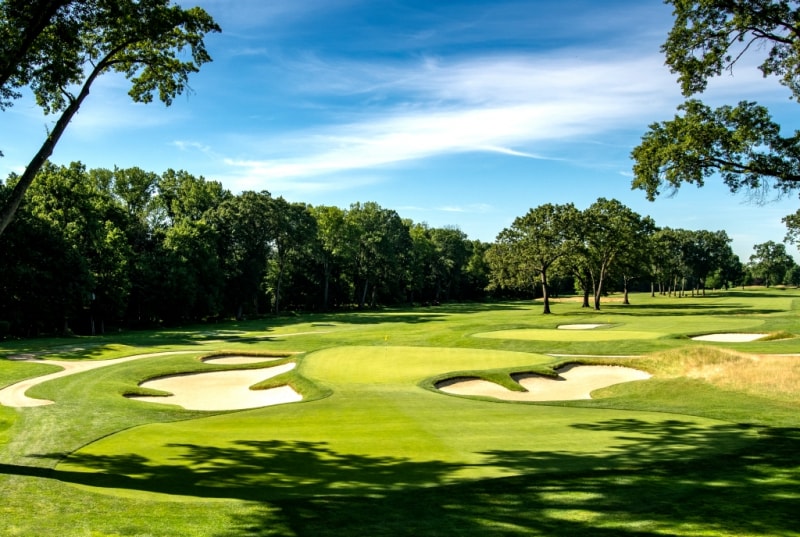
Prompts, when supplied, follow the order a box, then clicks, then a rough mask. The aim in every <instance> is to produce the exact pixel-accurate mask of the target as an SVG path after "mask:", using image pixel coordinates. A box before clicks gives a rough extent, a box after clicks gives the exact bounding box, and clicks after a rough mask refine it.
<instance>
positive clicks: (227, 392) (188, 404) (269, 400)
mask: <svg viewBox="0 0 800 537" xmlns="http://www.w3.org/2000/svg"><path fill="white" fill-rule="evenodd" d="M220 358H222V357H220ZM226 358H228V361H227V362H226V363H250V362H251V360H244V359H245V358H254V357H226ZM235 359H242V360H244V361H239V362H234V361H232V360H235ZM266 359H267V360H268V359H269V358H266ZM259 361H264V359H262V360H259ZM296 365H297V364H295V363H294V362H290V363H287V364H283V365H279V366H274V367H270V368H266V369H233V370H227V371H210V372H199V373H198V372H193V373H185V374H179V375H169V376H164V377H159V378H155V379H151V380H148V381H145V382H143V383H142V384H140V386H142V387H143V388H153V389H156V390H161V391H164V392H169V393H171V394H172V395H164V396H160V395H155V396H153V395H127V396H126V397H128V398H129V399H136V400H138V401H145V402H148V403H160V404H167V405H177V406H180V407H183V408H185V409H187V410H209V411H219V410H245V409H250V408H260V407H265V406H272V405H280V404H285V403H294V402H298V401H301V400H302V399H303V396H302V395H300V394H299V393H297V392H296V391H295V390H294V388H292V387H291V386H288V385H285V386H279V387H276V388H270V389H266V390H251V389H250V386H252V385H253V384H256V383H258V382H261V381H264V380H266V379H269V378H272V377H275V376H277V375H280V374H282V373H286V372H287V371H290V370H292V369H294V367H295V366H296Z"/></svg>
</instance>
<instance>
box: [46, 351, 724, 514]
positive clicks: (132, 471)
mask: <svg viewBox="0 0 800 537" xmlns="http://www.w3.org/2000/svg"><path fill="white" fill-rule="evenodd" d="M550 362H552V357H549V356H545V355H537V354H531V353H522V352H510V351H499V350H486V349H452V348H429V347H399V346H398V347H382V346H371V347H357V346H356V347H340V348H331V349H325V350H320V351H317V352H313V353H310V354H308V355H306V356H304V357H302V358H300V359H298V367H297V370H296V374H299V375H302V376H303V377H304V378H305V379H306V381H308V382H311V383H314V384H318V385H323V386H325V387H326V388H328V389H329V390H330V391H329V395H328V396H327V397H324V398H320V399H315V400H308V401H303V402H301V403H298V404H291V405H276V406H269V407H261V408H255V409H252V410H243V411H240V412H234V413H226V414H219V415H211V416H208V417H205V418H199V419H192V420H185V421H178V422H170V423H157V424H149V425H143V426H140V427H135V428H132V429H128V430H125V431H121V432H119V433H117V434H113V435H109V436H107V437H104V438H101V439H98V440H97V441H95V442H93V443H90V444H88V445H86V446H84V447H83V448H81V449H79V450H77V451H75V452H73V453H72V454H71V455H69V456H68V457H66V458H65V459H64V460H63V461H62V462H61V463H60V464H58V466H57V473H59V472H64V473H65V475H69V476H70V478H71V482H72V483H73V484H76V485H78V486H80V487H83V486H90V487H91V488H92V490H94V491H95V492H104V493H106V494H111V495H115V496H116V495H122V496H130V495H134V496H137V497H138V496H139V495H141V494H145V495H147V494H152V493H158V495H159V497H164V496H163V495H164V494H168V495H171V497H174V498H178V497H186V496H198V495H199V496H203V497H206V498H211V497H218V498H240V499H248V500H264V499H278V498H297V497H302V496H308V497H313V496H318V495H320V494H331V495H337V496H340V495H351V494H356V495H360V496H363V495H375V494H385V493H387V492H389V491H394V490H402V489H406V488H409V487H430V486H438V485H443V484H452V483H456V482H460V481H463V480H476V479H483V478H487V477H506V476H512V475H521V474H526V473H531V472H542V471H544V472H547V471H548V470H547V468H546V465H536V468H535V469H534V468H533V467H530V468H529V467H528V466H527V465H524V464H519V461H516V460H512V459H513V457H512V458H509V457H506V456H504V455H503V453H508V454H513V453H529V454H530V455H529V456H530V457H533V458H536V457H538V456H539V455H537V454H538V453H540V454H541V456H542V457H547V456H550V455H549V454H551V453H555V452H558V453H560V454H561V455H560V456H568V455H569V454H572V455H573V456H575V457H576V460H577V461H581V460H582V461H586V464H587V469H588V468H589V467H590V466H592V465H595V464H599V463H598V460H603V461H606V462H608V461H611V460H612V459H613V456H614V455H615V454H618V453H619V451H620V450H621V449H626V450H627V449H630V450H631V451H634V450H635V449H636V446H637V443H638V442H640V441H641V440H642V437H641V436H640V433H639V431H642V434H644V435H646V434H648V433H647V431H651V430H660V429H661V427H662V424H663V423H667V422H669V423H672V424H673V425H672V426H674V424H675V423H681V424H683V425H682V426H685V427H689V428H692V429H695V428H696V429H698V430H707V431H709V432H710V433H713V431H714V430H715V428H716V427H718V426H719V425H720V423H721V422H718V421H716V420H713V419H706V418H698V417H689V416H682V415H673V414H668V413H663V412H649V411H645V412H631V411H627V410H626V411H623V410H613V409H598V408H569V407H561V406H539V405H532V404H510V403H506V402H499V401H497V402H491V401H487V400H479V399H474V398H467V397H452V396H448V395H446V394H443V393H441V392H439V391H438V390H436V389H432V387H431V386H426V382H425V381H426V379H431V378H436V377H438V378H442V376H443V375H445V376H446V374H447V372H448V371H453V372H455V371H463V370H479V369H483V368H487V367H492V368H518V369H521V370H524V368H526V367H528V368H529V367H531V366H533V365H537V364H538V365H542V364H547V363H550ZM617 369H619V370H620V371H621V370H622V369H623V368H617ZM573 370H574V369H573ZM556 384H565V383H564V382H556ZM615 424H624V427H617V426H615ZM587 435H588V438H587ZM737 441H738V440H737ZM678 449H686V450H689V451H691V450H693V449H696V448H695V446H693V445H692V444H691V442H689V443H687V444H686V446H683V447H680V446H679V447H678ZM720 449H723V450H724V448H722V447H720ZM580 454H584V455H586V454H591V456H590V457H586V456H581V457H578V455H580ZM606 457H609V458H608V459H606ZM606 462H603V463H602V464H606ZM575 464H576V465H580V464H583V463H582V462H576V463H575ZM156 468H157V469H158V472H157V473H154V469H156Z"/></svg>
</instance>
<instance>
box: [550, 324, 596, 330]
mask: <svg viewBox="0 0 800 537" xmlns="http://www.w3.org/2000/svg"><path fill="white" fill-rule="evenodd" d="M601 326H605V325H604V324H590V323H579V324H560V325H558V329H559V330H592V329H593V328H600V327H601Z"/></svg>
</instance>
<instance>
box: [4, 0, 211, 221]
mask: <svg viewBox="0 0 800 537" xmlns="http://www.w3.org/2000/svg"><path fill="white" fill-rule="evenodd" d="M38 3H39V4H43V5H44V4H48V3H47V2H38ZM57 4H58V2H56V3H54V4H53V3H50V8H52V7H55V13H54V15H53V16H52V17H51V18H49V19H47V22H46V23H43V22H41V21H39V22H36V21H34V20H33V19H32V18H31V17H32V16H33V15H35V12H34V11H32V10H30V9H27V8H25V9H20V8H19V7H20V6H21V5H22V4H20V3H19V1H18V0H4V1H3V2H2V3H0V11H2V12H3V14H4V15H5V17H7V18H6V19H3V20H2V23H0V36H6V35H10V36H11V37H12V41H13V43H12V44H11V48H12V51H11V52H12V58H14V57H16V60H14V59H12V60H11V63H12V64H13V65H10V66H7V67H4V72H7V73H9V75H8V76H7V78H6V80H5V82H4V84H3V85H2V86H0V89H1V90H2V93H0V99H2V102H3V103H5V105H6V106H8V104H9V101H10V99H13V98H15V97H17V96H18V95H19V94H18V92H17V91H16V88H21V87H25V86H27V87H29V88H30V89H31V91H32V92H33V94H34V96H35V97H36V102H37V104H38V105H39V106H40V107H41V108H42V110H43V111H44V112H45V113H46V114H59V117H58V120H57V121H56V122H55V125H54V126H53V127H52V129H51V130H50V131H49V132H48V135H47V137H46V138H45V140H44V142H43V143H42V145H41V147H40V148H39V150H38V151H37V152H36V154H35V155H34V156H33V158H32V159H31V160H30V162H29V163H28V165H27V167H26V168H25V171H24V172H23V173H22V175H21V176H20V177H19V178H18V179H17V180H16V182H15V185H14V188H13V189H12V190H11V192H8V193H5V195H4V199H3V200H0V201H2V208H0V234H2V233H3V231H4V230H5V229H6V227H7V226H8V224H9V223H10V222H11V220H12V218H13V217H14V213H15V212H16V210H17V208H18V207H19V205H20V203H21V202H22V199H23V196H24V194H25V191H26V190H27V189H28V187H30V185H31V183H32V182H33V180H34V178H35V176H36V174H37V172H38V171H39V169H40V168H41V167H42V166H43V165H44V163H45V162H46V161H47V159H48V158H49V157H50V155H51V154H52V153H53V150H54V149H55V146H56V144H57V143H58V141H59V139H60V138H61V136H62V135H63V134H64V132H65V130H66V128H67V126H68V125H69V123H70V121H71V120H72V118H73V117H74V116H75V114H76V113H77V112H78V110H79V109H80V107H81V105H82V104H83V102H84V100H85V99H86V98H87V97H88V96H89V91H90V89H91V86H92V84H93V83H94V81H95V80H96V79H97V78H98V77H99V76H101V75H103V74H105V73H108V72H118V73H121V74H123V75H124V76H125V77H126V78H127V79H128V80H130V81H131V89H130V91H129V92H128V94H129V95H130V96H131V98H132V99H133V100H134V101H135V102H143V103H149V102H151V101H152V100H153V98H154V97H155V96H156V95H157V96H158V98H159V100H161V101H162V102H163V103H164V104H166V105H170V104H171V103H172V100H173V99H174V98H175V97H176V96H177V95H179V94H180V93H182V92H183V91H184V90H185V89H186V86H187V83H188V77H189V74H190V73H193V72H197V71H198V70H199V67H200V65H202V64H204V63H206V62H209V61H211V57H210V56H209V54H208V52H207V50H206V47H205V43H204V41H203V40H204V38H205V35H206V34H207V33H209V32H218V31H220V28H219V26H217V24H216V23H215V22H214V20H213V19H212V18H211V17H210V16H209V15H208V14H207V13H206V12H205V11H203V10H202V9H200V8H198V7H194V8H190V9H183V8H181V7H180V6H173V5H170V2H169V0H114V1H112V0H95V1H88V2H76V3H75V6H73V5H72V4H71V3H66V2H65V3H64V5H63V6H58V5H57ZM59 8H61V9H62V11H59ZM64 10H66V11H64ZM45 18H46V14H45ZM42 24H43V26H42ZM18 34H24V35H18ZM28 34H30V36H28ZM26 36H28V37H26ZM186 50H188V51H189V52H190V55H189V56H190V59H188V60H183V59H181V56H182V55H183V53H184V52H185V51H186ZM14 51H17V52H14ZM14 62H16V63H14ZM0 80H2V79H0Z"/></svg>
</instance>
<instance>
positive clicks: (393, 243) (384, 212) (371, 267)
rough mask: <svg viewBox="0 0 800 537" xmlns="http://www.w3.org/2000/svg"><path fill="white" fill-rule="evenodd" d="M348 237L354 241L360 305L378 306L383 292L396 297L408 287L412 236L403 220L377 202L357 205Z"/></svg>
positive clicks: (348, 219)
mask: <svg viewBox="0 0 800 537" xmlns="http://www.w3.org/2000/svg"><path fill="white" fill-rule="evenodd" d="M345 222H346V225H347V226H348V228H349V231H348V232H347V236H348V237H350V238H351V239H352V240H353V247H354V248H353V250H352V252H353V254H354V255H353V257H352V259H351V262H352V267H353V274H354V279H353V280H354V282H355V285H356V293H357V296H356V303H357V304H358V307H359V308H363V307H364V306H365V305H366V304H367V297H370V300H369V304H370V305H371V306H374V305H375V304H376V300H377V296H378V292H379V291H383V292H386V293H387V294H392V292H393V291H395V292H398V293H399V292H400V290H401V289H403V288H405V282H404V281H403V280H402V276H403V270H402V267H403V266H404V264H405V263H404V262H405V260H406V259H407V256H408V253H409V252H410V251H411V236H410V234H409V229H408V227H407V226H406V224H405V223H404V222H403V220H402V218H400V216H399V215H398V214H397V212H396V211H394V210H392V209H384V208H383V207H381V206H380V205H378V204H377V203H375V202H366V203H354V204H352V205H351V206H350V209H349V210H348V211H347V213H346V217H345Z"/></svg>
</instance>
